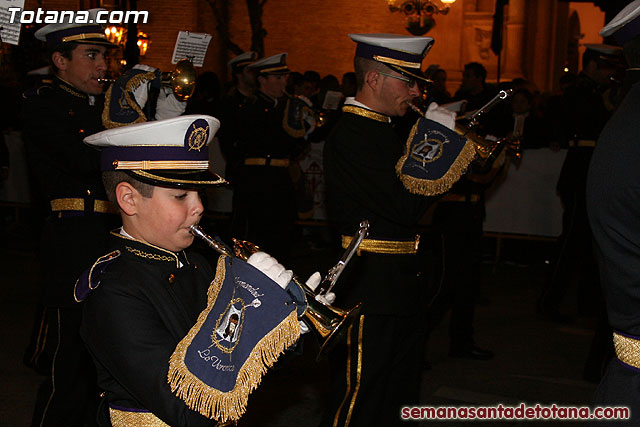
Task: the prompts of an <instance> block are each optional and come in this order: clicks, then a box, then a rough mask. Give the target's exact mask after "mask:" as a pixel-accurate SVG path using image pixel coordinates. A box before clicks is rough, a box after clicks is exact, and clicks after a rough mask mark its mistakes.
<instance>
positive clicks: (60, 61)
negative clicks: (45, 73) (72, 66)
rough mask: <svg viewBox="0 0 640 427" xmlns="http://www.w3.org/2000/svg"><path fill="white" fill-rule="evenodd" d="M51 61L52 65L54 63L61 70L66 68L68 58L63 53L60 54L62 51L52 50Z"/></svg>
mask: <svg viewBox="0 0 640 427" xmlns="http://www.w3.org/2000/svg"><path fill="white" fill-rule="evenodd" d="M51 61H53V65H55V66H56V68H57V69H59V70H63V71H64V70H66V69H67V61H68V59H67V58H65V57H64V55H62V53H60V52H53V53H52V54H51Z"/></svg>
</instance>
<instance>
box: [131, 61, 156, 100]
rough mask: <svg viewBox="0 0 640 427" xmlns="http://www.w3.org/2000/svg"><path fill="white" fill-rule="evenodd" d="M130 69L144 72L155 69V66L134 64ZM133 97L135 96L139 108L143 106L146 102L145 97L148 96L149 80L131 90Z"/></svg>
mask: <svg viewBox="0 0 640 427" xmlns="http://www.w3.org/2000/svg"><path fill="white" fill-rule="evenodd" d="M132 69H133V70H142V71H145V72H154V71H156V68H154V67H151V66H149V65H145V64H136V65H134V66H133V68H132ZM133 97H134V98H135V100H136V102H137V103H138V105H139V106H140V108H144V106H145V104H146V103H147V99H148V98H149V81H146V82H143V83H142V84H141V85H140V86H138V88H137V89H136V90H134V91H133Z"/></svg>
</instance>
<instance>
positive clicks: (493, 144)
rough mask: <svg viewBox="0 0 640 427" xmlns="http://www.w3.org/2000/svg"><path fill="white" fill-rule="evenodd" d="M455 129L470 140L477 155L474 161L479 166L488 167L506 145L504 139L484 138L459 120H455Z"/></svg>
mask: <svg viewBox="0 0 640 427" xmlns="http://www.w3.org/2000/svg"><path fill="white" fill-rule="evenodd" d="M455 131H456V133H457V134H458V135H461V136H464V137H465V138H467V140H468V141H471V143H472V144H473V147H474V148H475V150H476V155H477V158H476V160H475V161H474V162H475V163H476V164H477V165H478V166H480V167H481V168H484V167H490V166H491V165H492V164H493V162H494V161H495V160H496V159H497V158H498V156H499V155H500V153H501V152H502V150H503V149H504V148H505V145H506V142H505V141H504V139H499V140H497V141H490V140H487V139H484V138H483V137H481V136H480V135H478V134H477V133H476V132H475V131H474V130H473V129H470V128H469V127H468V126H465V125H463V124H461V123H460V122H456V127H455Z"/></svg>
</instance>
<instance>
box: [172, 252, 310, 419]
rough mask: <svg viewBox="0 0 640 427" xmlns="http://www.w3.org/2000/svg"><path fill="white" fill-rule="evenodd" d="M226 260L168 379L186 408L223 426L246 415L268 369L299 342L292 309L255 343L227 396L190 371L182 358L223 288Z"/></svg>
mask: <svg viewBox="0 0 640 427" xmlns="http://www.w3.org/2000/svg"><path fill="white" fill-rule="evenodd" d="M225 259H226V257H225V256H221V257H220V258H219V259H218V266H217V269H216V277H215V278H214V280H213V282H211V285H210V286H209V290H208V292H207V294H208V301H207V308H206V309H205V310H203V311H202V313H200V316H198V321H197V323H196V324H195V326H194V327H193V328H191V330H190V331H189V333H188V334H187V336H185V337H184V338H183V339H182V341H180V343H179V344H178V346H177V347H176V350H175V351H174V352H173V354H172V355H171V359H170V361H169V373H168V376H167V380H168V382H169V385H170V386H171V391H172V392H174V393H175V394H176V395H177V396H178V397H179V398H181V399H182V400H184V401H185V403H186V404H187V406H188V407H189V408H191V409H193V410H194V411H197V412H199V413H200V414H202V415H204V416H205V417H208V418H211V419H216V420H218V421H222V422H226V421H230V420H234V421H235V420H238V419H240V417H241V416H242V415H243V414H244V412H245V411H246V407H247V401H248V399H249V394H250V393H251V392H252V391H253V390H255V389H256V388H257V387H258V385H259V384H260V381H262V376H263V375H264V374H265V373H266V372H267V369H268V368H270V367H272V366H273V364H274V363H275V362H276V360H278V357H279V356H280V355H281V354H282V353H284V350H285V349H287V348H288V347H291V346H292V345H294V344H295V343H296V342H297V341H298V339H299V338H300V324H299V323H298V316H297V312H296V310H295V309H294V310H293V311H292V312H291V313H290V314H289V315H288V316H287V317H286V318H285V319H284V320H283V321H282V322H280V324H279V325H278V326H276V327H275V328H274V329H273V330H271V331H270V332H269V333H268V334H267V335H265V336H264V337H262V339H261V340H260V341H258V343H257V344H256V346H255V347H254V348H253V350H252V351H251V353H250V354H249V357H248V358H247V360H246V361H245V363H244V365H242V367H241V368H240V370H239V371H238V376H237V379H236V385H235V387H234V388H233V390H231V391H229V392H222V391H220V390H217V389H215V388H213V387H210V386H208V385H207V384H205V383H204V382H203V381H202V380H200V379H199V378H198V377H196V376H195V375H194V374H193V373H191V372H190V371H189V369H188V368H187V367H186V365H185V364H184V358H185V355H186V352H187V349H188V348H189V345H190V344H191V342H192V341H193V339H194V338H195V336H196V334H197V333H198V332H199V331H200V328H201V327H202V325H203V324H204V322H205V320H206V319H207V316H208V315H209V313H210V311H211V309H212V308H213V305H214V303H215V301H216V298H217V296H218V293H219V292H220V289H221V288H222V283H223V282H224V278H225V274H226V272H225Z"/></svg>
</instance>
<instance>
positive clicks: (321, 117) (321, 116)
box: [284, 90, 327, 128]
mask: <svg viewBox="0 0 640 427" xmlns="http://www.w3.org/2000/svg"><path fill="white" fill-rule="evenodd" d="M284 95H285V96H286V97H287V98H289V99H290V100H292V101H293V102H298V103H299V105H300V108H301V111H304V112H306V113H308V114H309V115H311V117H313V119H314V120H315V122H316V127H317V128H319V127H322V126H323V125H324V124H325V123H326V122H327V118H326V117H325V112H324V111H322V110H318V109H315V108H313V107H310V106H309V104H307V102H306V101H304V100H302V99H300V96H299V95H292V94H290V93H289V92H287V91H286V90H285V91H284Z"/></svg>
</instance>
